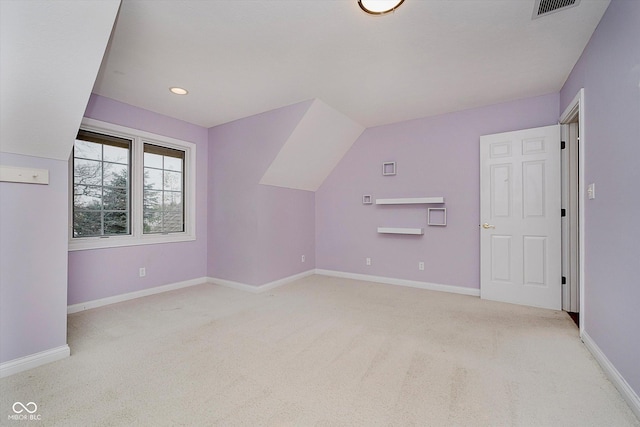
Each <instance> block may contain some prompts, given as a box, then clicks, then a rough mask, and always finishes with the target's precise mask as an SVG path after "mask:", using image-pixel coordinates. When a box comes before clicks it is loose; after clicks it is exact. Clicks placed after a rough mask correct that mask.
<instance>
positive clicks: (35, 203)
mask: <svg viewBox="0 0 640 427" xmlns="http://www.w3.org/2000/svg"><path fill="white" fill-rule="evenodd" d="M0 163H1V164H2V165H5V166H16V167H28V168H37V169H47V170H48V171H49V185H34V184H18V183H10V182H0V200H2V203H1V204H0V236H1V237H0V303H1V304H2V309H1V310H0V363H3V362H7V361H10V360H13V359H17V358H19V357H24V356H28V355H31V354H34V353H38V352H41V351H45V350H51V349H53V348H56V347H60V346H64V345H66V343H67V315H66V313H67V220H68V205H67V202H68V200H69V199H68V169H67V167H68V166H67V162H65V161H59V160H50V159H42V158H37V157H29V156H22V155H17V154H7V153H0Z"/></svg>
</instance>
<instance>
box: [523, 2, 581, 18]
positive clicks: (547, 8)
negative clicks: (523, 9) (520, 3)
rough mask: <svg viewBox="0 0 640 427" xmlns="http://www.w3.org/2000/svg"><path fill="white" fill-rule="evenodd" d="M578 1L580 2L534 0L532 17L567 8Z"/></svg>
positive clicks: (575, 4)
mask: <svg viewBox="0 0 640 427" xmlns="http://www.w3.org/2000/svg"><path fill="white" fill-rule="evenodd" d="M578 3H580V0H536V4H535V6H534V7H533V18H532V19H536V18H539V17H541V16H545V15H549V14H550V13H554V12H559V11H561V10H564V9H569V8H570V7H574V6H577V5H578Z"/></svg>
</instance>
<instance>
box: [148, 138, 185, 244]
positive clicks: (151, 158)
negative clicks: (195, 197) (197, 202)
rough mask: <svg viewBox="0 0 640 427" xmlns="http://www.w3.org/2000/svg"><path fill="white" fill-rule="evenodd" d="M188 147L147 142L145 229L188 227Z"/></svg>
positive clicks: (161, 231) (172, 229) (178, 229)
mask: <svg viewBox="0 0 640 427" xmlns="http://www.w3.org/2000/svg"><path fill="white" fill-rule="evenodd" d="M183 169H184V151H180V150H175V149H173V148H166V147H159V146H157V145H152V144H144V199H143V200H144V203H143V206H144V208H143V217H144V232H145V233H172V232H176V231H184V220H183V218H184V210H183V205H182V199H183V195H184V187H183V179H182V171H183Z"/></svg>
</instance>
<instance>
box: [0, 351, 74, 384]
mask: <svg viewBox="0 0 640 427" xmlns="http://www.w3.org/2000/svg"><path fill="white" fill-rule="evenodd" d="M70 354H71V350H70V349H69V346H68V345H66V344H65V345H62V346H60V347H56V348H52V349H50V350H45V351H41V352H39V353H34V354H30V355H29V356H24V357H20V358H18V359H14V360H10V361H8V362H4V363H1V364H0V378H4V377H8V376H9V375H13V374H17V373H18V372H22V371H26V370H29V369H33V368H37V367H38V366H40V365H45V364H47V363H51V362H55V361H58V360H61V359H64V358H66V357H69V355H70Z"/></svg>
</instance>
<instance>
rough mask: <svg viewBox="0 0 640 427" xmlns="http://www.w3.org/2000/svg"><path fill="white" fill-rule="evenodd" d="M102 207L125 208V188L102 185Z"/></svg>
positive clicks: (122, 209) (111, 208)
mask: <svg viewBox="0 0 640 427" xmlns="http://www.w3.org/2000/svg"><path fill="white" fill-rule="evenodd" d="M103 200H104V209H106V210H119V211H126V210H127V189H126V188H113V187H104V195H103Z"/></svg>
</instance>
